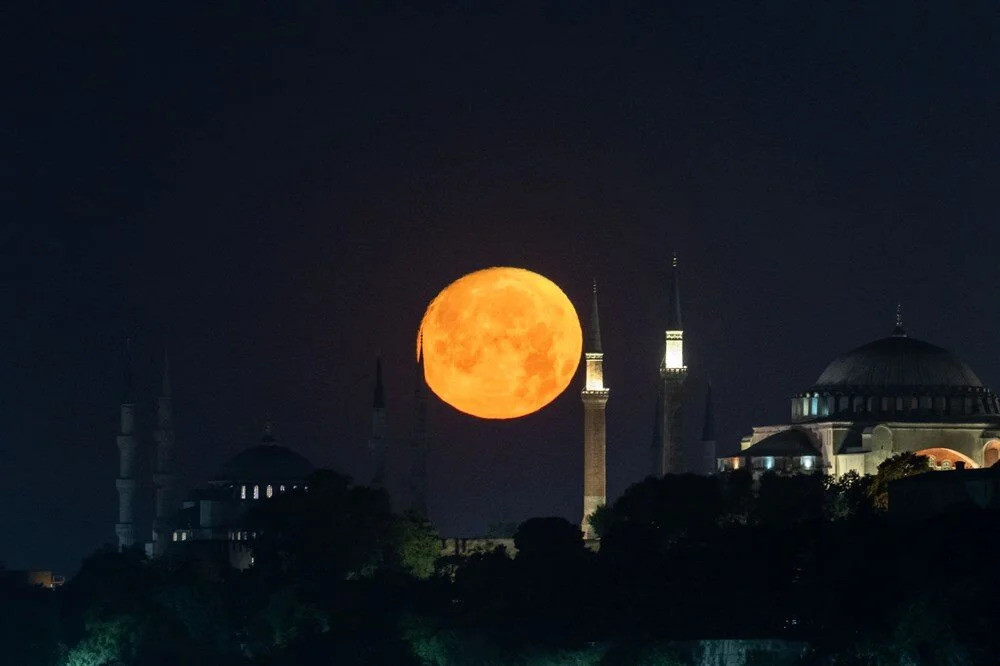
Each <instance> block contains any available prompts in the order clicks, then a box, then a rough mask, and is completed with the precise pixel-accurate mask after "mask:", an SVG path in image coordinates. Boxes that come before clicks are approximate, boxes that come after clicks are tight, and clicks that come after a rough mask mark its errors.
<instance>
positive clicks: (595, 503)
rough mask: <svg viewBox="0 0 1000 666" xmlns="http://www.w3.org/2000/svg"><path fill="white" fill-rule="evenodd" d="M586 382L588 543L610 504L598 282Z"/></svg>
mask: <svg viewBox="0 0 1000 666" xmlns="http://www.w3.org/2000/svg"><path fill="white" fill-rule="evenodd" d="M583 355H584V359H585V361H586V364H587V367H586V378H585V380H584V385H583V390H582V391H580V399H581V400H583V521H582V522H581V524H580V529H582V530H583V536H584V538H585V539H593V538H595V536H596V535H595V534H594V530H593V528H592V527H591V526H590V521H589V520H587V519H588V518H589V517H590V516H591V515H593V513H594V511H596V510H597V507H599V506H601V505H602V504H604V503H605V502H607V483H606V470H605V445H606V439H605V430H604V410H605V407H606V406H607V404H608V394H609V393H610V391H609V389H608V388H607V387H605V386H604V352H603V351H602V348H601V323H600V320H599V318H598V315H597V281H596V280H595V281H594V304H593V306H592V308H591V311H590V327H589V329H588V331H587V340H586V342H585V345H584V354H583Z"/></svg>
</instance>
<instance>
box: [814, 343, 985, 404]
mask: <svg viewBox="0 0 1000 666" xmlns="http://www.w3.org/2000/svg"><path fill="white" fill-rule="evenodd" d="M982 385H983V384H982V382H981V381H979V377H977V376H976V373H974V372H973V371H972V368H970V367H969V366H968V365H966V364H965V362H964V361H963V360H962V359H960V358H958V357H957V356H955V355H954V354H952V353H951V352H949V351H948V350H946V349H943V348H941V347H938V346H936V345H932V344H930V343H928V342H924V341H923V340H917V339H915V338H911V337H908V336H906V335H901V334H896V335H892V336H890V337H888V338H882V339H881V340H875V341H874V342H869V343H868V344H866V345H862V346H860V347H858V348H857V349H853V350H851V351H849V352H847V353H846V354H844V355H843V356H841V357H840V358H838V359H836V360H834V361H833V362H832V363H830V365H828V366H827V367H826V370H824V371H823V374H821V375H820V376H819V379H818V380H817V381H816V384H815V386H814V387H813V389H812V390H822V389H835V388H848V387H866V388H871V389H873V390H891V389H895V388H904V387H908V388H917V387H919V388H931V387H934V388H979V387H982Z"/></svg>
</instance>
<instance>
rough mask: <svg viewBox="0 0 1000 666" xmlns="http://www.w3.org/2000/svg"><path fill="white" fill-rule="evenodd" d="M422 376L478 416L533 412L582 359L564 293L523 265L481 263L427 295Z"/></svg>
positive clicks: (440, 394)
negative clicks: (485, 265)
mask: <svg viewBox="0 0 1000 666" xmlns="http://www.w3.org/2000/svg"><path fill="white" fill-rule="evenodd" d="M421 350H422V351H423V361H424V378H425V379H426V380H427V385H428V386H429V387H430V388H431V390H432V391H434V393H435V394H436V395H437V396H438V397H439V398H441V399H442V400H444V401H445V402H446V403H448V404H449V405H451V406H452V407H454V408H455V409H457V410H459V411H461V412H465V413H466V414H471V415H472V416H478V417H479V418H483V419H514V418H517V417H519V416H524V415H526V414H531V413H532V412H536V411H538V410H539V409H541V408H542V407H544V406H545V405H547V404H549V403H550V402H552V401H553V400H554V399H555V398H556V397H557V396H558V395H559V394H560V393H562V392H563V391H564V390H565V389H566V387H567V386H569V383H570V381H571V380H572V379H573V375H574V374H576V368H577V366H578V365H579V363H580V354H581V352H582V350H583V333H582V331H581V330H580V319H579V317H578V316H577V314H576V309H575V308H574V307H573V304H572V303H570V300H569V298H568V297H567V296H566V294H564V293H563V291H562V289H560V288H559V287H558V286H556V284H555V283H554V282H552V281H551V280H549V279H548V278H546V277H544V276H542V275H539V274H538V273H533V272H531V271H528V270H525V269H523V268H486V269H484V270H481V271H476V272H475V273H469V274H468V275H466V276H464V277H461V278H459V279H458V280H455V281H454V282H452V283H451V284H450V285H448V286H447V287H445V288H444V290H443V291H442V292H441V293H440V294H438V295H437V297H436V298H435V299H434V300H433V301H431V304H430V305H429V306H427V312H426V313H424V319H423V321H422V322H421V323H420V331H419V333H418V334H417V359H418V360H419V359H420V356H421Z"/></svg>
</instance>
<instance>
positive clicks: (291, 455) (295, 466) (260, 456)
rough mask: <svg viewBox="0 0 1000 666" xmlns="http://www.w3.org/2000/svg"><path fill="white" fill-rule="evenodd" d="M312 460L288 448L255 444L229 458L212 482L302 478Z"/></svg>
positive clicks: (305, 475)
mask: <svg viewBox="0 0 1000 666" xmlns="http://www.w3.org/2000/svg"><path fill="white" fill-rule="evenodd" d="M312 471H313V466H312V463H310V462H309V461H308V460H306V459H305V458H304V457H303V456H301V455H299V454H298V453H295V452H294V451H292V450H291V449H288V448H285V447H284V446H278V445H277V444H269V443H265V444H259V445H257V446H254V447H251V448H249V449H247V450H245V451H241V452H240V453H237V454H236V455H235V456H233V457H232V458H230V459H229V460H228V461H226V463H225V464H224V465H223V466H222V468H221V469H220V470H219V473H218V474H216V475H215V478H214V479H213V481H214V482H215V483H225V482H238V481H258V482H259V481H288V482H295V481H304V480H305V478H306V477H307V476H309V474H310V473H311V472H312Z"/></svg>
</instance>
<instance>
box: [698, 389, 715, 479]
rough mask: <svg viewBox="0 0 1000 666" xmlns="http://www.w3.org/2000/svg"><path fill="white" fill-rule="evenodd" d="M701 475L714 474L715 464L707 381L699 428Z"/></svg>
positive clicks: (710, 403) (710, 401)
mask: <svg viewBox="0 0 1000 666" xmlns="http://www.w3.org/2000/svg"><path fill="white" fill-rule="evenodd" d="M701 452H702V455H703V456H704V458H703V461H702V469H701V470H699V471H700V472H701V473H702V474H708V475H712V474H715V471H716V468H717V463H716V458H715V412H714V410H713V406H712V380H711V379H709V380H708V388H706V389H705V422H704V424H702V427H701Z"/></svg>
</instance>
